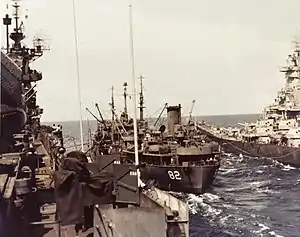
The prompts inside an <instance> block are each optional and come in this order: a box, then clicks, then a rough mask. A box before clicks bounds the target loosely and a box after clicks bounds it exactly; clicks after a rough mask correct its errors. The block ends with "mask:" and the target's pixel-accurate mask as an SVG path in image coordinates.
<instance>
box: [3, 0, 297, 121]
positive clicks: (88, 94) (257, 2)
mask: <svg viewBox="0 0 300 237" xmlns="http://www.w3.org/2000/svg"><path fill="white" fill-rule="evenodd" d="M5 1H6V0H5ZM7 2H8V1H7ZM129 3H130V1H129V0H84V1H83V0H75V5H76V6H75V7H76V11H75V12H76V25H77V39H78V55H79V57H78V61H79V78H80V85H81V86H80V88H81V90H80V91H81V96H82V114H83V119H86V118H90V119H91V118H92V117H91V116H90V115H89V114H88V113H87V112H86V110H85V108H89V109H90V110H92V111H94V112H96V109H95V106H94V104H95V102H97V103H98V104H99V105H100V108H101V110H102V111H103V114H104V116H105V117H110V114H109V102H110V97H111V89H110V88H111V87H112V86H114V88H115V90H114V91H115V101H116V106H117V112H120V111H122V110H123V107H124V105H123V99H122V96H121V94H122V92H123V88H122V85H123V83H124V82H127V83H128V85H129V87H128V90H129V93H130V94H132V88H133V86H132V85H133V79H132V72H131V54H130V34H129V8H128V4H129ZM131 4H132V17H133V36H134V52H135V74H136V77H138V76H139V75H143V76H145V79H144V88H145V105H146V107H147V108H146V115H149V116H153V115H158V113H157V111H159V109H160V108H162V106H163V105H164V103H169V104H170V105H176V104H179V103H180V104H181V105H182V106H183V112H184V113H185V114H188V112H189V110H190V108H191V106H192V101H193V100H196V102H195V108H194V111H193V114H194V115H219V114H241V113H260V112H261V111H262V110H263V108H264V107H265V106H266V105H268V104H270V103H271V102H272V101H273V100H274V98H275V97H276V94H277V91H278V90H279V89H280V88H281V87H282V86H283V85H284V82H285V80H284V75H283V74H281V73H280V72H279V67H280V66H282V65H283V64H284V63H285V62H286V58H287V55H288V54H289V53H290V52H291V50H292V41H293V40H294V37H295V36H296V35H297V34H299V33H300V14H299V9H300V1H299V0H284V1H283V0H263V1H262V0H251V1H242V0H226V1H224V0H211V1H207V0H206V1H204V0H185V1H183V0H181V1H180V0H163V1H161V0H131ZM72 6H73V5H72V0H23V1H22V15H23V16H24V15H25V14H27V15H28V18H27V19H26V20H24V25H25V33H26V35H27V39H26V44H27V45H29V44H30V43H31V40H32V38H33V37H34V36H36V35H39V36H42V37H44V38H45V39H46V43H47V44H48V45H49V47H50V49H51V50H50V51H47V52H45V54H44V56H43V57H42V58H40V59H38V60H37V61H35V62H34V63H33V66H34V67H35V68H36V69H37V70H39V71H41V72H42V73H43V80H42V81H41V82H39V84H38V103H39V105H40V106H41V107H43V108H44V114H43V116H42V121H67V120H78V119H79V116H80V115H79V102H78V91H77V69H76V53H75V52H76V50H75V48H76V47H75V34H74V25H73V7H72ZM2 8H3V7H2ZM10 10H11V9H9V11H10ZM3 11H4V12H5V11H7V10H5V9H4V8H3ZM4 35H5V34H4V28H3V27H2V34H1V36H2V37H1V38H2V43H1V44H2V45H5V41H4V40H3V36H4ZM138 83H139V81H138V79H136V84H137V89H139V87H138V85H139V84H138ZM128 103H129V111H130V112H132V111H133V110H132V108H133V99H131V100H129V102H128ZM155 113H156V114H155Z"/></svg>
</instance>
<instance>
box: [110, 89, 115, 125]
mask: <svg viewBox="0 0 300 237" xmlns="http://www.w3.org/2000/svg"><path fill="white" fill-rule="evenodd" d="M110 106H111V120H112V122H114V121H115V100H114V87H113V86H112V87H111V103H110Z"/></svg>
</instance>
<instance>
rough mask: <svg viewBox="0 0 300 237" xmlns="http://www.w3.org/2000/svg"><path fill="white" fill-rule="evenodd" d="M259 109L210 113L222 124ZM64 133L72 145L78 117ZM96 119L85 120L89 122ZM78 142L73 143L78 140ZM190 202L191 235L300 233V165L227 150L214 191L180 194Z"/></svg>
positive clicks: (76, 136)
mask: <svg viewBox="0 0 300 237" xmlns="http://www.w3.org/2000/svg"><path fill="white" fill-rule="evenodd" d="M257 118H258V115H234V116H205V117H199V118H197V119H198V120H205V121H207V122H210V123H214V124H218V125H234V124H237V122H249V121H253V120H255V119H257ZM60 124H62V125H63V128H64V132H65V138H66V140H68V143H69V144H70V146H72V143H73V140H72V137H74V139H76V140H77V142H78V141H79V139H80V136H79V123H78V122H64V123H60ZM89 127H90V128H91V130H92V131H93V130H94V129H95V127H96V122H95V121H91V122H89V126H88V123H87V122H85V123H84V131H85V138H87V134H88V133H87V131H88V128H89ZM73 146H74V143H73ZM177 195H179V196H181V198H183V199H185V200H186V201H187V202H188V204H189V207H190V236H191V237H200V236H207V237H223V236H224V237H225V236H226V237H227V236H228V237H229V236H247V237H248V236H249V237H250V236H251V237H252V236H262V237H263V236H266V237H267V236H277V237H281V236H285V237H299V236H300V170H299V169H295V168H293V167H290V166H284V165H282V164H280V163H276V162H272V161H271V160H268V159H261V158H249V157H236V156H233V155H231V154H224V155H223V160H222V166H221V168H220V170H219V172H218V175H217V177H216V180H215V181H214V184H213V186H212V188H211V190H210V191H208V192H207V193H205V194H203V195H193V194H177Z"/></svg>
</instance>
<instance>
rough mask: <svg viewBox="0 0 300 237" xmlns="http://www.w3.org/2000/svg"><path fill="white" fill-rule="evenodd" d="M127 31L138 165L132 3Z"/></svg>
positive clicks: (137, 163)
mask: <svg viewBox="0 0 300 237" xmlns="http://www.w3.org/2000/svg"><path fill="white" fill-rule="evenodd" d="M129 32H130V49H131V73H132V85H133V108H134V113H133V128H134V155H135V165H139V154H138V134H137V133H138V132H137V118H136V117H137V115H136V108H137V106H136V80H135V62H134V42H133V27H132V5H131V4H130V5H129ZM137 174H138V186H140V177H139V176H140V174H139V170H137Z"/></svg>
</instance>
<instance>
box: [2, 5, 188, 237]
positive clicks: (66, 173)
mask: <svg viewBox="0 0 300 237" xmlns="http://www.w3.org/2000/svg"><path fill="white" fill-rule="evenodd" d="M13 7H14V9H15V12H14V21H15V22H14V25H15V27H14V30H13V31H12V32H11V33H10V32H9V30H10V25H11V24H12V18H10V16H9V15H8V14H7V15H6V16H5V17H4V18H3V23H4V25H5V26H6V35H7V46H6V49H5V50H2V51H1V110H0V115H1V130H0V133H1V136H0V236H5V237H42V236H44V237H55V236H58V237H60V236H78V237H79V236H81V237H84V236H95V237H100V236H108V237H112V236H131V237H141V236H143V237H157V236H166V237H167V236H168V237H182V236H185V237H188V236H189V230H188V220H189V216H188V207H187V204H186V203H184V202H182V201H180V200H178V199H177V198H175V197H173V196H171V195H169V194H168V193H165V192H163V191H161V190H159V189H156V188H154V187H148V188H145V187H144V188H142V187H141V186H140V185H139V184H138V176H137V170H138V164H118V163H113V164H112V165H111V167H110V171H108V170H107V169H106V167H101V166H99V165H98V164H97V163H93V162H90V163H88V162H87V161H86V159H87V157H86V156H85V154H84V153H83V152H81V151H72V152H69V153H67V154H66V149H65V148H64V140H63V134H62V130H61V129H62V127H61V126H59V127H57V126H56V127H50V126H45V125H42V124H41V123H40V118H41V115H42V114H43V109H42V108H40V107H39V106H38V105H37V103H36V95H37V91H36V89H35V88H36V84H37V82H38V81H40V80H42V79H43V77H42V74H41V73H40V72H38V71H37V70H35V69H32V68H31V62H32V61H33V60H36V59H38V58H39V57H41V56H43V52H44V50H45V47H44V46H43V44H42V40H41V39H40V38H37V39H36V40H35V44H34V46H33V47H32V48H28V47H27V46H25V45H24V44H23V43H22V40H23V39H24V38H25V36H24V34H23V30H22V27H21V25H22V24H23V23H22V22H21V18H20V15H19V9H20V6H19V5H18V4H17V3H15V4H14V5H13ZM11 42H12V44H10V43H11Z"/></svg>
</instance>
